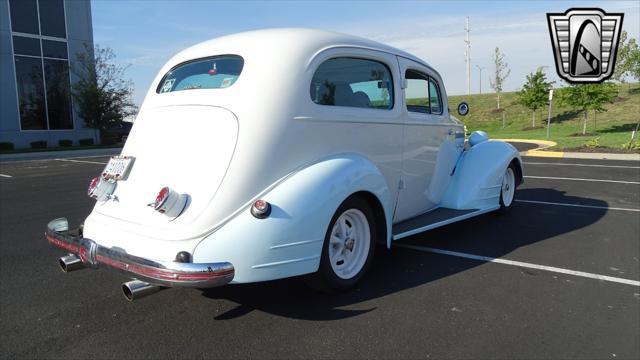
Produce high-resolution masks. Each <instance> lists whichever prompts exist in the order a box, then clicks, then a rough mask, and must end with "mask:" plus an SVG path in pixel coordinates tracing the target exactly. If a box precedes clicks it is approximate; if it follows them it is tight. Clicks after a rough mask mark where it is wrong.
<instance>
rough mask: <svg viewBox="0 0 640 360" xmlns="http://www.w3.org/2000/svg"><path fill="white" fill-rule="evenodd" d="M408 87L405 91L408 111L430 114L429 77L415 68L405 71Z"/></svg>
mask: <svg viewBox="0 0 640 360" xmlns="http://www.w3.org/2000/svg"><path fill="white" fill-rule="evenodd" d="M405 79H406V80H407V87H406V89H405V91H404V94H405V100H406V103H407V111H410V112H417V113H423V114H430V113H431V107H430V105H429V77H428V76H427V75H424V74H421V73H419V72H417V71H415V70H407V71H406V72H405Z"/></svg>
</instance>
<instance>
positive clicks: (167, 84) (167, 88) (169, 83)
mask: <svg viewBox="0 0 640 360" xmlns="http://www.w3.org/2000/svg"><path fill="white" fill-rule="evenodd" d="M175 82H176V79H167V80H165V81H164V84H162V89H160V92H163V93H165V92H169V91H171V88H172V87H173V83H175Z"/></svg>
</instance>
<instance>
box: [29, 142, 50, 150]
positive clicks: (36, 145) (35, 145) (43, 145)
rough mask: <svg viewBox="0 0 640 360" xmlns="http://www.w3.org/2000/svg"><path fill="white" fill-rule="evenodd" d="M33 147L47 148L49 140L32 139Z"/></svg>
mask: <svg viewBox="0 0 640 360" xmlns="http://www.w3.org/2000/svg"><path fill="white" fill-rule="evenodd" d="M31 148H32V149H46V148H47V142H46V141H44V140H38V141H32V142H31Z"/></svg>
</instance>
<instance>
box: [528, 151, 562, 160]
mask: <svg viewBox="0 0 640 360" xmlns="http://www.w3.org/2000/svg"><path fill="white" fill-rule="evenodd" d="M524 155H525V156H537V157H546V158H563V157H564V152H562V151H540V150H529V151H527V152H526V153H524Z"/></svg>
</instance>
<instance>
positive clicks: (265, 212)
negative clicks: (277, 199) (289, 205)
mask: <svg viewBox="0 0 640 360" xmlns="http://www.w3.org/2000/svg"><path fill="white" fill-rule="evenodd" d="M269 214H271V204H269V203H268V202H266V201H264V200H256V202H254V203H253V205H252V206H251V215H253V216H255V217H257V218H258V219H264V218H266V217H267V216H269Z"/></svg>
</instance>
